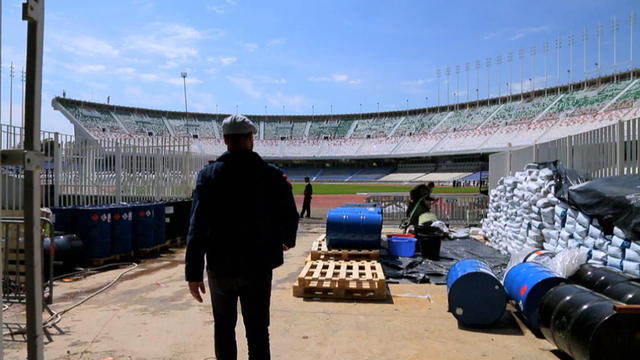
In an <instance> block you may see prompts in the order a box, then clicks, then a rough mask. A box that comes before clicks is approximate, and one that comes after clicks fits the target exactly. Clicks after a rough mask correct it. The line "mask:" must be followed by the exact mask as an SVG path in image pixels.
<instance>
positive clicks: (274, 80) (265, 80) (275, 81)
mask: <svg viewBox="0 0 640 360" xmlns="http://www.w3.org/2000/svg"><path fill="white" fill-rule="evenodd" d="M256 79H257V80H258V81H260V82H261V83H265V84H276V85H282V84H286V83H287V80H286V79H285V78H272V77H270V76H257V77H256Z"/></svg>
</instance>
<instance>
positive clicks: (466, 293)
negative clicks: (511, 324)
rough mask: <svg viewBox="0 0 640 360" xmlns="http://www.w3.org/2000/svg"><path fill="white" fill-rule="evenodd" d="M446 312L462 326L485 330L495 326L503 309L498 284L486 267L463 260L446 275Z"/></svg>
mask: <svg viewBox="0 0 640 360" xmlns="http://www.w3.org/2000/svg"><path fill="white" fill-rule="evenodd" d="M447 293H448V301H449V312H451V313H452V314H453V316H454V317H455V318H456V319H458V321H460V323H462V324H463V325H465V326H469V327H487V326H490V325H492V324H494V323H496V322H498V321H499V320H500V319H501V318H502V316H503V314H504V311H505V308H506V305H507V294H506V293H505V291H504V288H503V286H502V284H501V283H500V280H498V278H497V277H496V275H495V274H494V273H493V271H491V268H490V267H489V265H487V264H486V263H484V262H482V261H480V260H476V259H465V260H460V261H458V262H457V263H455V264H454V265H453V266H452V267H451V268H450V269H449V272H448V273H447Z"/></svg>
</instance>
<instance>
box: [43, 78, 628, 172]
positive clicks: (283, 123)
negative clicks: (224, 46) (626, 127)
mask: <svg viewBox="0 0 640 360" xmlns="http://www.w3.org/2000/svg"><path fill="white" fill-rule="evenodd" d="M547 93H548V95H546V96H545V95H540V92H537V93H536V94H535V95H536V96H533V95H534V94H533V93H526V94H522V95H520V94H517V95H513V96H512V100H511V101H507V102H503V101H504V99H501V100H500V102H499V103H498V104H496V102H498V101H493V102H491V105H486V103H485V104H484V105H480V106H474V107H466V106H467V105H466V104H465V105H460V106H461V108H460V109H455V106H452V107H450V108H448V109H447V110H444V111H443V109H438V111H437V112H436V111H435V109H426V110H421V111H417V110H413V111H409V113H408V114H402V113H399V112H394V113H379V114H374V115H371V114H366V115H364V114H363V115H358V114H349V115H331V116H327V115H324V116H323V115H318V116H314V117H300V116H296V117H287V116H281V117H273V118H260V119H259V120H257V122H258V125H259V127H260V135H259V136H258V137H257V138H256V139H255V150H256V151H257V152H259V153H260V154H262V155H264V156H265V157H267V158H282V159H313V158H327V159H340V158H347V157H402V156H424V155H451V154H458V153H473V152H478V151H482V152H489V151H500V150H504V149H508V148H513V147H519V146H526V145H530V144H533V143H536V142H537V143H540V142H544V141H548V140H553V139H556V138H560V137H563V136H566V135H570V134H576V133H579V132H583V131H588V130H591V129H595V128H598V127H602V126H606V125H609V124H611V123H614V122H616V121H620V120H627V119H632V118H636V117H640V80H624V81H619V82H613V81H610V82H608V83H604V84H602V85H597V86H594V87H591V88H586V89H585V88H583V87H582V85H581V84H574V90H570V91H568V90H567V88H566V87H563V88H561V89H551V90H549V91H548V92H547ZM53 103H54V107H56V108H58V109H61V108H64V109H65V110H66V111H64V112H63V113H64V114H65V116H67V117H68V118H69V119H70V120H71V121H72V122H73V123H74V124H76V125H77V126H79V129H80V130H82V131H81V132H80V133H85V132H86V133H88V135H89V136H91V137H94V138H126V137H148V136H174V137H189V138H194V149H195V150H194V151H197V152H203V153H207V152H210V153H211V154H212V155H216V154H220V153H221V152H222V151H223V150H224V146H223V145H221V143H222V142H221V135H220V134H221V122H222V119H223V118H224V117H225V116H226V115H222V114H218V115H216V114H185V113H181V112H169V111H158V110H148V109H142V108H129V107H122V106H114V105H107V104H97V103H91V102H85V101H79V100H72V99H65V98H55V99H54V100H53ZM438 171H441V169H438ZM426 172H427V171H425V173H426ZM351 175H354V174H351ZM402 181H404V180H402Z"/></svg>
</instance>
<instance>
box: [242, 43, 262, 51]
mask: <svg viewBox="0 0 640 360" xmlns="http://www.w3.org/2000/svg"><path fill="white" fill-rule="evenodd" d="M242 45H244V48H245V49H246V50H247V51H248V52H254V51H256V49H258V44H256V43H244V44H242Z"/></svg>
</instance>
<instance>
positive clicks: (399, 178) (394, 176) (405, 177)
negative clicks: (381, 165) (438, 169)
mask: <svg viewBox="0 0 640 360" xmlns="http://www.w3.org/2000/svg"><path fill="white" fill-rule="evenodd" d="M424 175H426V174H425V173H414V172H409V173H405V172H394V173H391V174H389V175H386V176H383V177H381V178H380V179H378V181H383V182H410V181H413V180H415V179H417V178H419V177H422V176H424Z"/></svg>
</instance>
